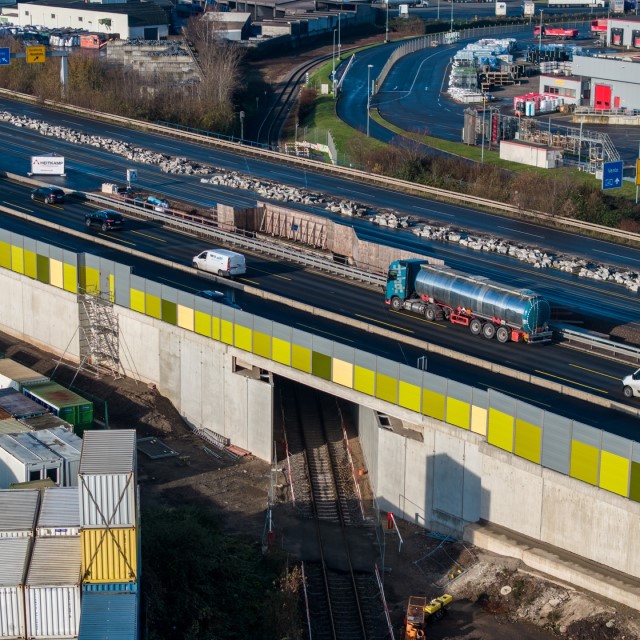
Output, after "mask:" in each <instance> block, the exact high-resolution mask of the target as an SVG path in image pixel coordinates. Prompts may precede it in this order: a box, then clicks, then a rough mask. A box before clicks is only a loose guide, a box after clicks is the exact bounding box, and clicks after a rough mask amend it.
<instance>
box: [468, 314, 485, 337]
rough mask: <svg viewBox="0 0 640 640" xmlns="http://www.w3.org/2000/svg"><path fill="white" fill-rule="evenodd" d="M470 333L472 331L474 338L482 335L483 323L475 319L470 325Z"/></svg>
mask: <svg viewBox="0 0 640 640" xmlns="http://www.w3.org/2000/svg"><path fill="white" fill-rule="evenodd" d="M469 331H471V333H472V334H473V335H474V336H479V335H480V333H481V332H482V322H480V320H478V318H474V319H473V320H472V321H471V322H470V323H469Z"/></svg>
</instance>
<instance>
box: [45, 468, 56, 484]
mask: <svg viewBox="0 0 640 640" xmlns="http://www.w3.org/2000/svg"><path fill="white" fill-rule="evenodd" d="M47 478H49V479H50V480H53V481H54V482H55V483H56V484H58V469H57V468H54V469H47Z"/></svg>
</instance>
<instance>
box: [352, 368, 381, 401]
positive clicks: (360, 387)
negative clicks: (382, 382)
mask: <svg viewBox="0 0 640 640" xmlns="http://www.w3.org/2000/svg"><path fill="white" fill-rule="evenodd" d="M353 388H354V389H355V390H356V391H360V392H361V393H366V394H367V395H369V396H372V395H374V393H375V390H376V375H375V373H374V372H373V371H371V369H365V368H364V367H359V366H358V365H356V366H355V368H354V370H353Z"/></svg>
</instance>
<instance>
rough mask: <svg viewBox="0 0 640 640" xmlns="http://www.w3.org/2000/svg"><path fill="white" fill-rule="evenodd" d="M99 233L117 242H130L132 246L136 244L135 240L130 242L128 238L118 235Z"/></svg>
mask: <svg viewBox="0 0 640 640" xmlns="http://www.w3.org/2000/svg"><path fill="white" fill-rule="evenodd" d="M98 235H99V236H102V237H103V238H109V240H114V241H115V242H123V243H124V244H130V245H131V246H132V247H135V246H136V243H135V242H129V241H128V240H123V239H122V238H117V237H116V236H113V235H111V234H110V233H99V234H98Z"/></svg>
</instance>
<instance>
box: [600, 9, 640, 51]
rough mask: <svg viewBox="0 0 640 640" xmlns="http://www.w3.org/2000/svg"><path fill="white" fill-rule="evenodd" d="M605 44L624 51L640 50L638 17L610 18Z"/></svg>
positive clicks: (639, 19)
mask: <svg viewBox="0 0 640 640" xmlns="http://www.w3.org/2000/svg"><path fill="white" fill-rule="evenodd" d="M607 44H609V46H614V47H624V48H625V49H640V16H628V17H625V18H610V19H609V23H608V25H607Z"/></svg>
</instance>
